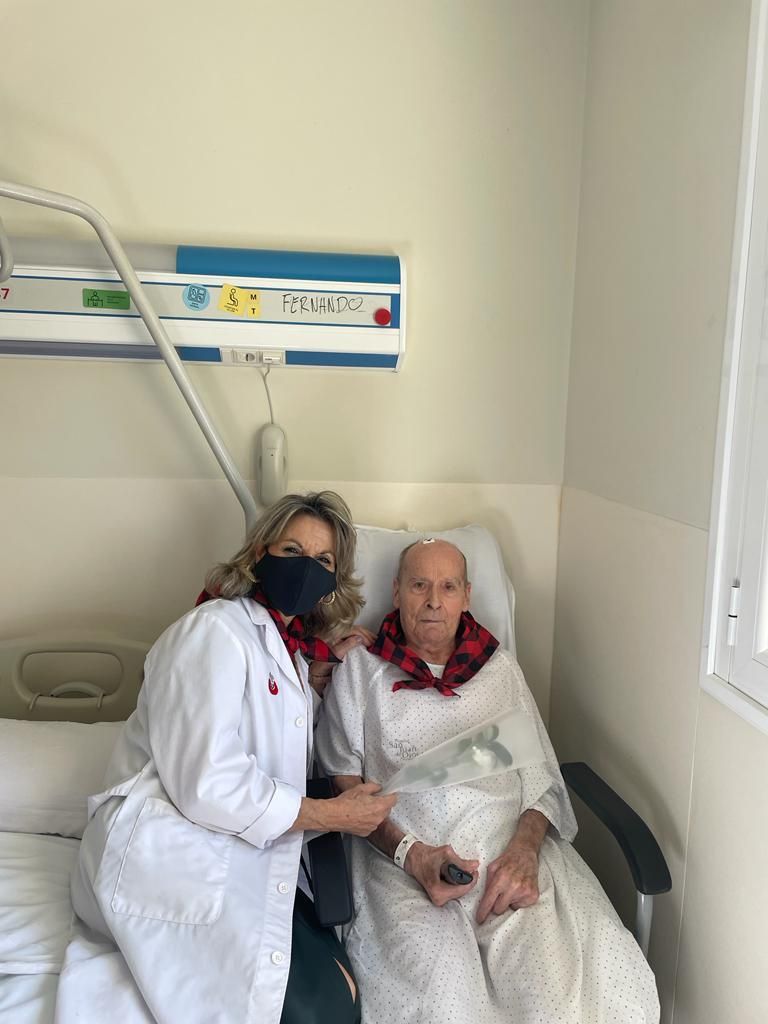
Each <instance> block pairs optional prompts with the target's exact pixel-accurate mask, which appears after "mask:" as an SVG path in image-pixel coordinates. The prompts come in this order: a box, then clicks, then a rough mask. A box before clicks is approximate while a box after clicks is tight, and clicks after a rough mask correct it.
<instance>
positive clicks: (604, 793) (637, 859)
mask: <svg viewBox="0 0 768 1024" xmlns="http://www.w3.org/2000/svg"><path fill="white" fill-rule="evenodd" d="M560 771H561V772H562V773H563V778H564V779H565V781H566V783H567V785H568V786H570V788H571V789H572V790H573V792H574V793H575V794H576V795H577V796H578V797H579V798H580V799H581V800H583V802H584V803H585V804H586V805H587V807H589V809H590V810H591V811H592V812H593V813H594V814H595V815H597V817H598V818H599V819H600V821H602V823H603V824H604V825H605V826H606V827H607V828H608V829H609V830H610V831H611V832H612V833H613V836H614V838H615V839H616V840H617V842H618V844H619V846H620V847H621V849H622V850H623V852H624V856H625V857H626V859H627V863H628V864H629V870H630V871H631V872H632V878H633V879H634V882H635V888H636V889H637V891H638V892H641V893H645V894H646V895H650V896H655V895H657V894H658V893H662V892H669V890H670V889H671V888H672V878H671V877H670V874H669V868H668V867H667V862H666V860H665V859H664V854H663V853H662V852H661V850H660V848H659V844H658V843H657V842H656V839H655V837H654V835H653V833H652V832H651V830H650V829H649V828H648V826H647V825H646V824H645V822H644V821H643V819H642V818H641V817H640V816H639V815H638V814H636V813H635V811H633V810H632V808H631V807H630V806H629V804H627V803H625V802H624V801H623V800H622V799H621V797H620V796H619V795H618V793H615V792H614V791H613V790H612V789H611V787H610V786H609V785H608V784H607V783H606V782H604V781H603V780H602V779H601V778H600V776H599V775H597V774H596V773H595V772H593V771H592V769H591V768H590V767H589V765H587V764H585V763H584V762H583V761H571V762H569V763H568V764H561V765H560Z"/></svg>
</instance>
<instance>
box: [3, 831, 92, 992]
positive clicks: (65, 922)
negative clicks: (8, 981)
mask: <svg viewBox="0 0 768 1024" xmlns="http://www.w3.org/2000/svg"><path fill="white" fill-rule="evenodd" d="M79 845H80V844H79V843H78V842H77V840H76V839H62V838H61V837H60V836H32V835H16V834H14V833H11V832H2V833H0V974H58V973H59V971H60V970H61V964H62V961H63V959H64V950H65V949H66V946H67V943H68V942H69V938H70V933H71V931H72V922H73V911H72V903H71V901H70V898H69V879H70V875H71V873H72V869H73V867H74V865H75V861H76V860H77V849H78V847H79Z"/></svg>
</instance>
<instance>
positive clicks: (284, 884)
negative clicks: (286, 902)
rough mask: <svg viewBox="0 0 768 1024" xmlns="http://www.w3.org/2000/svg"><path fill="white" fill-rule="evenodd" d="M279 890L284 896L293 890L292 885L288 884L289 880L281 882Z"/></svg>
mask: <svg viewBox="0 0 768 1024" xmlns="http://www.w3.org/2000/svg"><path fill="white" fill-rule="evenodd" d="M277 891H278V892H281V893H282V894H283V896H285V894H286V893H287V892H290V891H291V887H290V885H288V883H287V882H280V883H279V885H278V887H277Z"/></svg>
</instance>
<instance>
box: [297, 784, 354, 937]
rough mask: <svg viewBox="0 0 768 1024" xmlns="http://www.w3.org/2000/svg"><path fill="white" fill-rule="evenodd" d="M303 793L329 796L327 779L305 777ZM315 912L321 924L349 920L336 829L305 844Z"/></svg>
mask: <svg viewBox="0 0 768 1024" xmlns="http://www.w3.org/2000/svg"><path fill="white" fill-rule="evenodd" d="M307 796H308V797H311V798H312V799H313V800H326V799H328V797H332V796H333V789H332V788H331V783H330V780H329V779H307ZM307 850H308V851H309V873H310V876H311V878H310V881H311V883H312V895H313V896H314V898H315V913H316V914H317V919H318V921H319V922H320V924H322V925H326V926H328V927H330V926H332V925H337V924H346V923H347V921H351V920H352V886H351V885H350V881H349V872H348V871H347V860H346V857H345V856H344V841H343V840H342V838H341V833H339V832H326V833H325V834H324V835H322V836H316V837H315V838H314V839H312V840H311V841H310V842H309V843H308V844H307Z"/></svg>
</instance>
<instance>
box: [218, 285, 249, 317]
mask: <svg viewBox="0 0 768 1024" xmlns="http://www.w3.org/2000/svg"><path fill="white" fill-rule="evenodd" d="M246 295H247V292H246V291H245V289H244V288H238V287H237V286H236V285H234V284H223V285H222V286H221V295H220V296H219V309H221V310H223V311H224V312H225V313H234V314H235V316H243V314H244V313H245V298H246Z"/></svg>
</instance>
